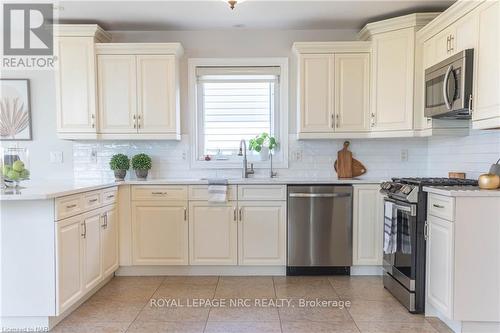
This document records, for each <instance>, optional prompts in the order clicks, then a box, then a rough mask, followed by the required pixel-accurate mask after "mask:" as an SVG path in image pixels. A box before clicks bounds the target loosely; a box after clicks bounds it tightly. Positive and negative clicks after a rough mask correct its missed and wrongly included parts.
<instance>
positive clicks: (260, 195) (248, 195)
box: [238, 185, 286, 201]
mask: <svg viewBox="0 0 500 333" xmlns="http://www.w3.org/2000/svg"><path fill="white" fill-rule="evenodd" d="M238 200H243V201H245V200H286V186H285V185H238Z"/></svg>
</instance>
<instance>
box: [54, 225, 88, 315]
mask: <svg viewBox="0 0 500 333" xmlns="http://www.w3.org/2000/svg"><path fill="white" fill-rule="evenodd" d="M56 229H57V236H56V248H57V255H56V267H57V288H56V290H57V306H56V308H57V315H59V314H61V313H63V312H64V311H65V310H66V309H68V308H69V307H70V306H71V305H73V304H74V303H75V302H76V301H77V300H78V299H80V297H81V296H82V295H83V281H82V278H83V272H82V268H83V262H82V259H83V236H82V234H83V220H82V219H81V218H80V217H73V218H69V219H65V220H62V221H58V222H56Z"/></svg>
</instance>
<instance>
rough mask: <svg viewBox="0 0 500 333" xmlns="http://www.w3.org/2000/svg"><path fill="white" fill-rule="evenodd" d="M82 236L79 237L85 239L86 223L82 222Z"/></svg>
mask: <svg viewBox="0 0 500 333" xmlns="http://www.w3.org/2000/svg"><path fill="white" fill-rule="evenodd" d="M82 226H83V234H82V235H81V236H82V237H83V238H87V223H85V222H83V223H82Z"/></svg>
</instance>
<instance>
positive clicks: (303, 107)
mask: <svg viewBox="0 0 500 333" xmlns="http://www.w3.org/2000/svg"><path fill="white" fill-rule="evenodd" d="M293 49H294V51H295V53H296V54H297V63H298V91H297V97H298V98H297V102H298V104H297V111H298V113H297V136H298V138H299V139H333V138H342V137H346V136H350V137H366V133H365V132H367V131H368V130H369V120H368V116H369V101H370V87H369V84H370V53H371V45H370V43H369V42H328V43H314V42H312V43H294V45H293Z"/></svg>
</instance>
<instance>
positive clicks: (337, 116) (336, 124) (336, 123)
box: [335, 113, 339, 128]
mask: <svg viewBox="0 0 500 333" xmlns="http://www.w3.org/2000/svg"><path fill="white" fill-rule="evenodd" d="M335 127H337V128H339V114H338V113H337V114H336V115H335Z"/></svg>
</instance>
